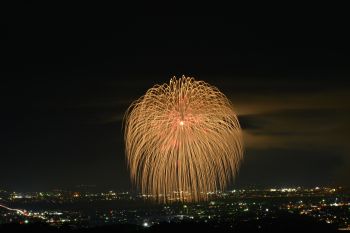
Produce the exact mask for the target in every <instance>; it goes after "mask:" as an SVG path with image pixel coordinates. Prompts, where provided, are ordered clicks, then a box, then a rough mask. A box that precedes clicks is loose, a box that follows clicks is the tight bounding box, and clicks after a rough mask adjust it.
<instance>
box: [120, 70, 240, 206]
mask: <svg viewBox="0 0 350 233" xmlns="http://www.w3.org/2000/svg"><path fill="white" fill-rule="evenodd" d="M124 123H125V135H124V136H125V150H126V156H127V161H128V165H129V168H130V175H131V179H132V181H133V182H134V183H135V184H136V185H137V186H138V187H139V188H140V189H141V192H142V193H143V194H147V195H152V196H153V197H155V198H156V199H157V200H158V201H162V202H166V201H173V200H180V201H200V200H206V199H208V195H207V194H208V192H212V191H217V190H223V189H225V188H226V187H227V185H228V184H229V183H230V182H232V181H233V179H234V177H235V175H236V173H237V171H238V168H239V164H240V161H241V159H242V157H243V142H242V133H241V127H240V125H239V122H238V119H237V116H236V114H235V112H234V110H233V107H232V104H231V102H230V101H229V100H228V99H227V98H226V96H225V95H224V94H222V93H221V92H220V91H219V90H218V89H217V88H216V87H213V86H211V85H209V84H207V83H205V82H203V81H196V80H195V79H194V78H189V77H185V76H183V77H182V78H179V79H176V78H175V77H174V78H172V79H171V80H170V82H169V84H163V85H155V86H154V87H152V88H150V89H149V90H148V91H147V92H146V94H145V95H144V96H142V97H141V98H139V99H138V100H137V101H135V102H134V103H133V104H132V105H131V106H130V107H129V109H128V111H127V112H126V115H125V119H124Z"/></svg>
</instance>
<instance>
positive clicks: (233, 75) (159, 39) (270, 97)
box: [0, 5, 350, 190]
mask: <svg viewBox="0 0 350 233" xmlns="http://www.w3.org/2000/svg"><path fill="white" fill-rule="evenodd" d="M28 7H33V8H36V6H32V5H28ZM44 12H45V13H42V11H40V10H38V12H36V11H35V12H34V11H32V10H28V9H27V7H26V6H25V7H23V8H21V9H18V11H16V13H15V14H11V16H9V17H4V18H3V19H2V21H1V29H0V30H1V38H0V40H1V41H0V42H1V52H0V54H1V58H2V62H1V70H0V72H1V73H0V76H1V83H0V93H1V98H0V104H1V108H0V158H1V161H0V165H1V169H0V188H7V189H15V190H45V189H51V188H60V187H73V186H75V185H77V184H96V185H98V186H99V187H101V188H114V189H119V190H126V189H129V187H130V183H129V178H128V172H127V169H126V164H125V159H124V149H123V134H122V128H121V120H122V116H123V114H124V111H125V110H126V108H127V107H128V105H129V104H130V103H131V102H132V101H133V100H135V99H136V98H138V97H140V96H141V95H142V94H144V92H145V91H146V90H147V89H148V88H150V87H152V86H153V85H154V84H157V83H158V84H160V83H164V82H168V81H169V79H170V78H171V77H173V76H174V75H176V76H178V77H179V76H181V75H186V76H193V77H195V78H197V79H201V80H204V81H206V82H208V83H210V84H212V85H215V86H217V87H218V88H219V89H220V90H221V91H222V92H224V93H225V94H226V95H227V96H228V97H229V98H230V99H231V100H232V102H233V103H234V105H235V108H236V111H237V113H238V114H239V119H240V121H241V124H242V127H243V129H244V137H245V145H246V152H245V159H244V161H243V163H242V166H241V170H240V173H239V175H238V177H237V179H236V182H235V186H236V187H237V186H238V187H245V186H251V185H257V186H268V187H270V186H274V187H284V186H316V185H350V181H349V180H350V179H349V175H350V154H349V153H350V145H349V142H348V139H349V136H348V132H349V130H350V122H349V119H350V86H349V80H348V79H349V77H350V76H349V75H350V56H349V52H350V49H349V44H348V43H349V41H350V40H349V39H350V38H349V36H348V35H347V29H348V26H347V25H346V20H344V19H343V18H340V17H333V16H327V14H326V15H322V16H315V17H310V18H308V19H303V20H295V18H289V17H286V18H288V20H287V19H281V18H273V19H271V20H268V19H265V18H264V17H256V18H252V17H249V16H248V15H247V16H246V17H243V18H237V17H231V15H230V14H218V15H213V14H208V15H206V14H202V15H196V14H193V13H192V12H191V14H188V15H173V14H163V15H162V16H156V15H154V14H139V13H135V14H128V15H125V14H124V15H121V14H120V12H123V9H118V10H116V11H108V12H107V11H106V12H104V11H103V10H102V11H98V10H95V11H94V10H93V9H92V10H89V11H88V12H83V10H82V12H83V13H82V14H79V15H78V14H76V13H74V12H73V13H72V12H70V13H67V12H65V11H57V12H53V11H52V10H47V11H44ZM145 13H147V12H145ZM232 14H233V12H232ZM295 17H296V16H295Z"/></svg>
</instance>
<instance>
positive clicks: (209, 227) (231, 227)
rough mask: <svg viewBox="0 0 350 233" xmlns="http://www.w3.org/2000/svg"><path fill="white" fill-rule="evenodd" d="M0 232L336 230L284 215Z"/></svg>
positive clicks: (35, 226) (43, 226)
mask: <svg viewBox="0 0 350 233" xmlns="http://www.w3.org/2000/svg"><path fill="white" fill-rule="evenodd" d="M0 232H1V233H2V232H37V233H41V232H49V233H59V232H71V233H80V232H82V233H98V232H113V233H116V232H130V233H132V232H144V233H151V232H177V233H184V232H199V233H200V232H203V233H205V232H337V229H336V227H335V226H333V225H330V224H327V223H323V222H318V221H317V220H314V219H312V218H308V217H300V216H294V215H288V216H287V215H286V216H280V217H278V218H275V219H269V220H254V221H246V222H237V223H235V224H226V223H193V222H182V223H161V224H157V225H153V226H151V227H142V226H138V225H127V224H123V225H109V226H100V227H94V228H79V229H77V228H74V227H71V226H62V227H60V228H58V227H53V226H49V225H46V224H41V223H36V224H28V225H18V224H6V225H1V226H0Z"/></svg>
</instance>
